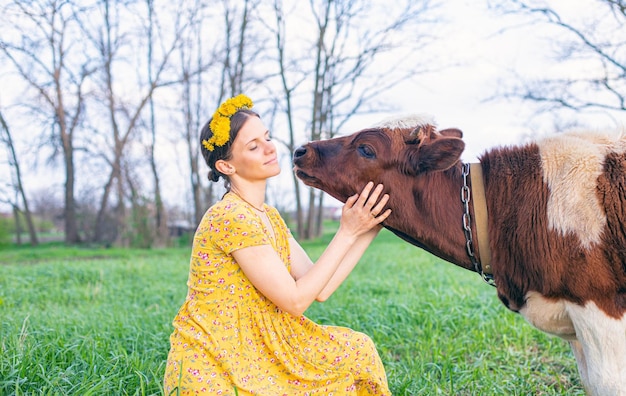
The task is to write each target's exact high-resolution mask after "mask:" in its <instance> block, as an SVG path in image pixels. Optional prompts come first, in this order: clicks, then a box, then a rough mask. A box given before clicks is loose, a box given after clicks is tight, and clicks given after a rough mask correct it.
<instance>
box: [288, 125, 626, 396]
mask: <svg viewBox="0 0 626 396" xmlns="http://www.w3.org/2000/svg"><path fill="white" fill-rule="evenodd" d="M462 138H463V133H462V132H461V131H460V130H459V129H456V128H449V129H443V130H437V128H436V126H435V123H434V122H433V121H432V120H431V119H429V118H428V117H424V116H406V117H396V118H390V119H387V120H385V121H383V122H381V123H379V124H377V125H375V126H373V127H371V128H366V129H363V130H360V131H358V132H355V133H353V134H351V135H348V136H342V137H336V138H332V139H327V140H320V141H313V142H309V143H307V144H305V145H303V146H301V147H298V148H297V149H296V150H294V153H293V164H294V171H295V172H296V175H297V177H298V178H299V179H300V180H301V181H302V182H304V183H305V184H306V185H308V186H311V187H315V188H318V189H321V190H323V191H325V192H326V193H328V194H329V195H331V196H333V197H335V198H336V199H338V200H340V201H342V202H345V201H346V199H347V198H348V197H349V196H351V195H353V194H355V193H356V192H357V191H359V190H360V189H361V188H362V186H363V185H365V184H366V183H367V182H368V181H370V180H371V181H373V182H375V183H382V184H383V185H384V188H385V192H386V193H388V194H389V195H390V199H389V202H388V205H387V206H388V207H389V208H391V209H392V212H391V215H390V216H389V218H387V219H386V220H385V222H384V224H383V225H384V227H385V228H387V229H389V230H390V231H392V232H393V233H394V234H396V235H397V236H399V237H400V238H402V239H403V240H405V241H407V242H409V243H411V244H413V245H415V246H418V247H420V248H422V249H424V250H426V251H428V252H430V253H431V254H433V255H435V256H437V257H439V258H441V259H443V260H445V261H448V262H450V263H452V264H455V265H457V266H460V267H463V268H465V269H468V270H470V271H474V272H477V273H478V274H480V275H481V276H482V278H483V279H484V280H486V281H487V282H488V283H490V284H492V285H494V286H495V289H496V290H497V295H498V297H499V299H500V300H501V302H502V303H503V304H504V305H505V306H506V307H507V308H508V309H509V310H511V311H513V312H516V313H519V314H521V315H522V316H523V317H524V318H525V319H526V320H527V321H528V322H529V323H530V324H531V325H533V326H535V327H536V328H538V329H539V330H541V331H544V332H546V333H549V334H553V335H556V336H558V337H561V338H563V339H565V340H567V341H568V342H569V343H570V345H571V348H572V350H573V354H574V356H575V358H576V361H577V366H578V371H579V373H580V377H581V382H582V384H583V386H584V388H585V391H586V392H587V394H589V395H592V396H611V395H622V396H624V395H626V316H625V315H624V313H625V311H626V135H624V134H623V132H622V131H619V130H616V131H615V132H600V131H598V132H588V131H587V132H582V131H572V132H561V133H556V134H554V135H553V136H546V137H542V138H540V139H537V140H536V141H534V142H529V143H524V144H519V145H510V146H500V147H495V148H491V149H488V150H486V151H485V152H484V153H483V154H482V155H480V156H479V157H478V162H473V163H464V162H463V161H462V160H461V154H462V152H463V150H464V149H465V144H464V142H463V140H462Z"/></svg>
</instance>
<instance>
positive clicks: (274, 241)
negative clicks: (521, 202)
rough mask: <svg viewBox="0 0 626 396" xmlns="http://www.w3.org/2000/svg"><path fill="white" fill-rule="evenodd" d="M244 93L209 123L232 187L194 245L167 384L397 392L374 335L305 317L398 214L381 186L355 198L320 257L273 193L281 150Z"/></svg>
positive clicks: (212, 153) (220, 389) (220, 390)
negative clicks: (269, 190)
mask: <svg viewBox="0 0 626 396" xmlns="http://www.w3.org/2000/svg"><path fill="white" fill-rule="evenodd" d="M251 107H252V101H251V100H250V99H249V98H247V97H246V96H244V95H239V96H237V97H234V98H231V99H229V100H227V101H226V102H225V103H224V104H222V105H221V106H220V108H219V109H218V110H217V111H216V112H215V114H214V115H213V118H212V119H211V120H210V121H209V123H207V125H205V127H204V128H203V130H202V133H201V137H200V139H201V142H202V148H201V150H202V154H203V156H204V159H205V161H206V163H207V165H208V166H209V168H210V171H209V179H210V180H211V181H213V182H216V181H218V180H219V179H220V178H224V179H225V185H226V187H227V193H226V194H225V195H224V197H223V198H222V200H221V201H219V202H217V203H216V204H215V205H213V206H212V207H211V208H210V209H209V210H208V211H207V212H206V214H205V215H204V217H203V219H202V221H201V223H200V225H199V226H198V229H197V231H196V234H195V236H194V243H193V248H192V255H191V263H190V271H189V280H188V282H187V285H188V287H189V289H188V294H187V298H186V300H185V302H184V304H183V306H182V307H181V308H180V310H179V312H178V314H177V315H176V318H175V319H174V328H175V329H174V332H173V333H172V335H171V337H170V343H171V348H170V352H169V356H168V359H167V367H166V371H165V380H164V390H165V394H166V395H169V394H176V395H177V394H180V395H196V394H206V395H271V396H276V395H289V396H294V395H303V396H304V395H390V392H389V389H388V386H387V379H386V376H385V371H384V368H383V365H382V362H381V360H380V357H379V356H378V353H377V351H376V347H375V345H374V343H373V342H372V340H371V339H370V338H369V337H368V336H366V335H365V334H362V333H359V332H356V331H354V330H351V329H348V328H343V327H334V326H322V325H318V324H316V323H314V322H312V321H311V320H309V319H307V318H306V317H305V316H303V313H304V311H305V310H306V309H307V308H308V307H309V306H310V305H311V303H313V301H315V300H318V301H324V300H326V299H327V298H328V297H329V296H330V295H331V294H332V293H333V292H334V291H335V290H336V289H337V288H338V287H339V285H341V283H342V282H343V281H344V280H345V279H346V277H347V276H348V275H349V274H350V272H351V271H352V269H353V268H354V267H355V266H356V264H357V262H358V260H359V259H360V258H361V256H362V255H363V253H364V251H365V249H366V248H367V246H368V245H369V244H370V242H371V241H372V240H373V239H374V237H375V236H376V235H377V233H378V232H379V231H380V229H381V223H382V222H383V221H384V220H385V219H386V218H387V217H388V216H389V214H390V213H391V210H390V209H386V210H385V205H386V203H387V201H388V198H389V197H388V196H387V195H386V194H385V195H382V196H381V191H382V186H381V185H378V186H376V187H374V185H373V183H369V184H368V185H366V186H365V187H364V188H363V190H362V191H360V192H358V193H356V192H355V193H356V194H355V195H354V196H353V197H351V198H350V199H348V201H347V202H346V203H345V205H344V207H343V209H342V217H341V222H340V226H339V229H338V231H337V233H336V234H335V236H334V238H333V239H332V241H331V242H330V244H329V245H328V247H327V248H326V250H325V251H324V252H323V254H322V255H321V256H320V258H319V259H318V260H317V261H316V262H315V264H314V263H313V262H312V261H311V259H310V258H309V257H308V256H307V254H306V252H305V251H304V250H303V249H302V247H301V246H300V245H299V244H298V242H297V241H296V240H295V239H294V238H293V237H292V235H291V233H290V232H289V229H288V228H287V226H286V225H285V222H284V221H283V219H282V218H281V217H280V215H279V213H278V211H277V210H276V209H275V208H273V207H271V206H269V205H267V204H266V203H265V187H266V182H267V179H268V178H270V177H272V176H276V175H277V174H278V173H279V172H280V167H279V164H278V160H277V156H276V148H275V146H274V144H273V143H272V141H271V139H270V133H269V131H268V130H267V128H266V127H265V126H264V125H263V122H262V121H261V119H260V117H259V116H258V115H257V114H256V113H254V112H253V111H251V110H250V108H251Z"/></svg>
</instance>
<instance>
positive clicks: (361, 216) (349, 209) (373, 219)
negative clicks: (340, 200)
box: [339, 182, 391, 237]
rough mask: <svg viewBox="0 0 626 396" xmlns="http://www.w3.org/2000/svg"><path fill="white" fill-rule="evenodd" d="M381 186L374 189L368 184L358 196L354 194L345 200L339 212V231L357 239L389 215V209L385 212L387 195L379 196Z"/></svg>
mask: <svg viewBox="0 0 626 396" xmlns="http://www.w3.org/2000/svg"><path fill="white" fill-rule="evenodd" d="M382 191H383V185H382V184H379V185H377V186H376V188H374V183H373V182H369V183H367V185H366V186H365V187H364V188H363V191H361V193H360V194H355V195H353V196H351V197H350V198H348V199H347V200H346V203H345V205H344V206H343V208H342V210H341V223H340V226H339V230H340V231H343V232H346V233H349V234H352V235H353V236H355V237H358V236H360V235H362V234H364V233H366V232H367V231H369V230H371V229H372V228H374V227H377V226H378V227H379V228H380V227H382V226H380V224H381V223H382V222H383V221H385V219H386V218H387V217H389V215H390V214H391V209H386V210H385V205H386V204H387V201H389V195H388V194H384V195H383V196H382V197H381V196H380V195H381V193H382Z"/></svg>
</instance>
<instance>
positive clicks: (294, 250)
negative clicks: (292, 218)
mask: <svg viewBox="0 0 626 396" xmlns="http://www.w3.org/2000/svg"><path fill="white" fill-rule="evenodd" d="M381 228H382V227H380V226H376V227H374V228H372V229H371V230H370V231H368V232H366V233H365V234H363V235H361V236H359V237H358V238H357V240H356V242H355V243H354V244H353V245H352V247H351V248H350V250H349V251H348V252H347V253H346V255H345V256H344V258H343V260H342V261H341V263H340V264H339V267H338V268H337V271H335V273H334V274H333V276H332V277H331V278H330V280H329V281H328V283H327V284H326V286H325V287H324V289H323V290H322V291H321V292H320V294H319V295H318V296H317V298H316V300H317V301H326V300H327V299H328V298H329V297H330V296H331V295H332V294H333V293H334V292H335V290H337V289H338V288H339V286H341V284H342V283H343V281H344V280H346V278H347V277H348V275H350V273H351V272H352V270H353V269H354V267H356V265H357V263H358V262H359V260H360V259H361V257H362V256H363V253H365V250H366V249H367V247H368V246H369V245H370V243H371V242H372V240H374V238H375V237H376V235H378V232H379V231H380V230H381ZM290 242H291V257H292V260H291V261H292V271H291V274H292V275H293V276H294V277H295V278H296V279H298V278H299V277H300V276H302V274H305V273H306V272H307V271H308V270H309V269H310V268H311V266H313V265H314V264H313V262H312V261H311V259H310V258H309V256H308V255H307V253H306V252H305V251H304V249H303V248H302V247H301V246H300V244H299V243H298V242H297V241H296V240H295V239H293V238H292V239H291V240H290Z"/></svg>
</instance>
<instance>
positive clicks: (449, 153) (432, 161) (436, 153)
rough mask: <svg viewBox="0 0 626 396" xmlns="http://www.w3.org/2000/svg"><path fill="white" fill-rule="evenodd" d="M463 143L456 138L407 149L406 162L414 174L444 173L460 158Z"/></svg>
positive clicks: (438, 140) (437, 140)
mask: <svg viewBox="0 0 626 396" xmlns="http://www.w3.org/2000/svg"><path fill="white" fill-rule="evenodd" d="M464 149H465V143H464V142H463V140H461V139H458V138H452V137H451V138H441V139H436V140H433V141H432V142H430V143H429V144H423V145H420V146H419V147H417V146H414V147H411V148H409V149H408V157H407V162H408V165H409V168H412V169H413V171H414V172H415V174H418V173H420V172H429V171H444V170H446V169H449V168H451V167H452V166H453V165H454V164H456V163H457V161H458V160H459V159H460V158H461V154H462V153H463V150H464Z"/></svg>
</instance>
